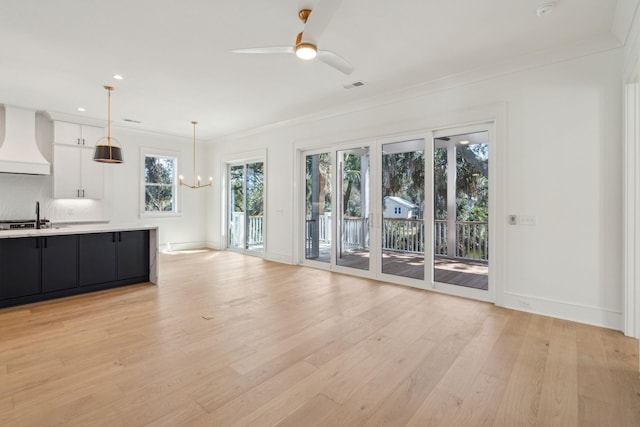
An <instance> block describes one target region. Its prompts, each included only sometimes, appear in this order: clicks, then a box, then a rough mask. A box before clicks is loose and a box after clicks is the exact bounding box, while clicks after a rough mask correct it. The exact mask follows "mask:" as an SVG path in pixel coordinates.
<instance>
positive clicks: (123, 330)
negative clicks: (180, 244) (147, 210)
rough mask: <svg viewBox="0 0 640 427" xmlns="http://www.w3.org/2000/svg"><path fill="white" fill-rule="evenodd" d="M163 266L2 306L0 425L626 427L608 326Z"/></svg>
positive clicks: (193, 262) (196, 266)
mask: <svg viewBox="0 0 640 427" xmlns="http://www.w3.org/2000/svg"><path fill="white" fill-rule="evenodd" d="M160 270H161V277H162V280H161V283H160V284H159V286H152V285H148V284H147V285H135V286H131V287H127V288H121V289H117V290H111V291H106V292H102V293H99V294H92V295H86V296H80V297H74V298H69V299H65V300H58V301H55V302H48V303H40V304H36V305H30V306H24V307H21V308H14V309H5V310H0V425H2V426H21V427H22V426H125V425H126V426H138V425H150V426H182V425H195V426H231V425H238V426H271V425H278V426H301V427H307V426H315V425H323V426H359V425H367V426H370V425H388V426H447V427H449V426H510V427H511V426H521V425H538V426H563V427H566V426H635V427H637V426H639V425H640V381H639V380H638V372H637V369H638V356H637V348H638V343H637V341H636V340H633V339H629V338H625V337H624V336H623V335H622V334H621V333H620V332H616V331H611V330H606V329H601V328H596V327H591V326H586V325H582V324H577V323H572V322H567V321H562V320H557V319H552V318H548V317H542V316H536V315H531V314H527V313H522V312H517V311H510V310H506V309H500V308H496V307H494V306H492V305H490V304H486V303H481V302H476V301H471V300H465V299H461V298H455V297H450V296H445V295H442V294H437V293H432V292H426V291H420V290H416V289H412V288H406V287H401V286H394V285H388V284H384V283H379V282H375V281H371V280H365V279H360V278H354V277H349V276H345V275H340V274H335V273H330V272H327V271H322V270H315V269H309V268H304V267H294V266H288V265H283V264H277V263H271V262H267V261H263V260H261V259H259V258H254V257H248V256H242V255H239V254H236V253H231V252H201V253H192V254H173V255H162V256H161V264H160ZM204 317H207V318H208V317H211V318H210V319H209V320H207V319H205V318H204Z"/></svg>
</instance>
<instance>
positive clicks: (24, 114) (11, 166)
mask: <svg viewBox="0 0 640 427" xmlns="http://www.w3.org/2000/svg"><path fill="white" fill-rule="evenodd" d="M4 111H5V132H4V142H3V143H2V145H1V146H0V173H19V174H29V175H50V174H51V165H50V164H49V162H48V161H47V159H45V158H44V156H43V155H42V153H41V152H40V149H38V145H37V143H36V112H35V110H29V109H26V108H22V107H15V106H11V105H5V106H4Z"/></svg>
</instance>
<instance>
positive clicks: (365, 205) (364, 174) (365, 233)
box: [360, 154, 369, 248]
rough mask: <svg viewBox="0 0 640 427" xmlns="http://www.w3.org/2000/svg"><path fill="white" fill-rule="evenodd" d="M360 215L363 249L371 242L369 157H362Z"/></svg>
mask: <svg viewBox="0 0 640 427" xmlns="http://www.w3.org/2000/svg"><path fill="white" fill-rule="evenodd" d="M360 210H361V212H360V215H361V216H362V222H361V224H362V248H366V247H368V245H367V241H368V240H369V223H368V219H369V155H368V154H366V155H365V154H363V155H362V156H360Z"/></svg>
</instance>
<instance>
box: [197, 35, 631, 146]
mask: <svg viewBox="0 0 640 427" xmlns="http://www.w3.org/2000/svg"><path fill="white" fill-rule="evenodd" d="M621 47H622V44H621V42H620V41H619V40H618V39H617V38H616V37H615V36H614V35H612V34H607V35H601V36H596V37H591V38H587V39H583V40H581V41H579V42H576V43H571V44H567V45H563V46H559V47H557V48H554V49H548V50H544V51H537V52H533V53H530V54H527V55H521V56H517V57H514V58H511V59H508V60H505V61H500V62H497V63H495V64H492V65H489V66H484V67H478V68H474V69H471V70H468V71H464V72H462V73H458V74H454V75H451V76H446V77H443V78H440V79H435V80H431V81H427V82H423V83H420V84H417V85H412V86H408V87H405V88H401V89H395V90H390V91H386V92H384V93H380V94H377V95H374V96H371V97H368V98H366V99H363V100H358V101H354V102H350V103H346V104H342V105H339V106H336V107H331V108H329V109H324V110H322V111H318V112H315V113H312V114H308V115H304V116H299V117H296V118H292V119H287V120H282V121H279V122H275V123H271V124H268V125H264V126H259V127H256V128H253V129H248V130H244V131H239V132H234V133H230V134H227V135H223V136H219V137H216V138H212V139H210V140H209V141H210V142H211V143H213V144H217V143H223V142H225V141H229V140H235V139H240V138H246V137H250V136H254V135H258V134H262V133H265V132H269V131H274V130H276V129H279V128H284V127H289V126H293V125H297V124H304V123H308V122H312V121H318V120H323V119H328V118H331V117H336V116H341V115H345V114H349V113H355V112H358V111H363V110H368V109H371V108H375V107H381V106H384V105H389V104H395V103H398V102H402V101H406V100H408V99H413V98H418V97H423V96H425V95H429V94H432V93H435V92H439V91H443V90H447V89H453V88H456V87H460V86H465V85H469V84H474V83H479V82H482V81H487V80H491V79H495V78H498V77H502V76H505V75H509V74H514V73H518V72H522V71H526V70H530V69H535V68H540V67H544V66H548V65H553V64H557V63H562V62H567V61H571V60H575V59H578V58H582V57H586V56H590V55H595V54H598V53H602V52H606V51H610V50H615V49H619V48H621Z"/></svg>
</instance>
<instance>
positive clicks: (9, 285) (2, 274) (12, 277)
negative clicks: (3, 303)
mask: <svg viewBox="0 0 640 427" xmlns="http://www.w3.org/2000/svg"><path fill="white" fill-rule="evenodd" d="M38 293H40V238H39V237H23V238H19V239H2V240H0V298H1V299H8V298H18V297H24V296H27V295H34V294H38Z"/></svg>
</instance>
